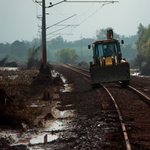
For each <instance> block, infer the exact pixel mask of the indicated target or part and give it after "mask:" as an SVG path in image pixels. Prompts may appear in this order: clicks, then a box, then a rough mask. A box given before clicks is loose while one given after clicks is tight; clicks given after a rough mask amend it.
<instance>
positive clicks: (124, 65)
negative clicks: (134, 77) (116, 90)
mask: <svg viewBox="0 0 150 150" xmlns="http://www.w3.org/2000/svg"><path fill="white" fill-rule="evenodd" d="M122 43H123V41H122ZM89 48H90V46H89ZM92 48H93V62H90V75H91V83H92V85H93V86H94V85H97V84H100V83H105V82H114V81H122V85H123V86H126V85H128V84H129V80H130V71H129V70H130V69H129V64H128V62H126V60H125V58H123V59H122V54H121V49H120V43H119V41H118V39H113V31H112V30H107V40H101V41H95V42H93V45H92Z"/></svg>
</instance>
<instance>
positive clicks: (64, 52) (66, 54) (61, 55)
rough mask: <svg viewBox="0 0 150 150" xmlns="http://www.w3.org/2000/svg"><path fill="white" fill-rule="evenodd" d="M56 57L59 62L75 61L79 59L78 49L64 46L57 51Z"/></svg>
mask: <svg viewBox="0 0 150 150" xmlns="http://www.w3.org/2000/svg"><path fill="white" fill-rule="evenodd" d="M54 57H55V59H56V60H58V61H59V62H63V63H75V61H76V60H78V59H79V56H78V55H77V54H76V51H75V50H73V49H70V48H62V49H61V50H59V51H57V52H55V54H54Z"/></svg>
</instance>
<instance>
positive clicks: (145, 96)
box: [66, 65, 150, 105]
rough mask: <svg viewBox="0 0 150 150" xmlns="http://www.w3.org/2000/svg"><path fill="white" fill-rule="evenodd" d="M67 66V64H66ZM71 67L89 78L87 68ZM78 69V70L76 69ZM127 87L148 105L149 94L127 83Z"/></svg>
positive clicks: (149, 101) (149, 102)
mask: <svg viewBox="0 0 150 150" xmlns="http://www.w3.org/2000/svg"><path fill="white" fill-rule="evenodd" d="M66 67H67V65H66ZM70 67H71V68H72V70H74V71H75V70H76V72H82V73H83V74H85V76H87V77H89V78H90V72H89V70H87V69H81V68H79V67H75V66H70ZM71 68H70V69H71ZM78 70H80V71H78ZM118 83H119V84H122V83H121V81H120V82H118ZM127 87H128V88H130V89H131V90H133V91H134V92H136V93H138V94H139V95H141V96H142V97H143V98H144V99H143V102H145V103H146V104H148V105H150V96H148V95H147V94H145V93H143V92H141V91H139V90H137V89H136V88H134V87H132V86H131V85H127Z"/></svg>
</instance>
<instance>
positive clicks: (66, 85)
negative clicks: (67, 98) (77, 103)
mask: <svg viewBox="0 0 150 150" xmlns="http://www.w3.org/2000/svg"><path fill="white" fill-rule="evenodd" d="M71 91H72V84H64V88H62V89H60V92H71Z"/></svg>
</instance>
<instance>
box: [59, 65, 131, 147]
mask: <svg viewBox="0 0 150 150" xmlns="http://www.w3.org/2000/svg"><path fill="white" fill-rule="evenodd" d="M62 66H63V67H65V68H68V69H71V70H73V71H75V72H78V73H80V74H82V75H84V76H86V77H88V78H90V73H89V72H88V71H87V70H85V69H84V70H83V69H81V68H77V67H73V66H68V65H64V64H62ZM102 86H103V88H104V89H105V90H106V91H107V93H108V94H109V96H110V97H111V99H112V101H113V103H114V106H115V109H116V111H117V114H118V117H119V120H120V124H121V128H122V132H123V136H124V140H125V145H126V150H131V145H130V142H129V138H128V134H127V130H126V127H125V124H124V122H123V117H122V115H121V112H120V110H119V107H118V105H117V103H116V101H115V99H114V97H113V96H112V94H111V93H110V91H109V90H108V89H107V88H106V87H105V86H104V85H102ZM96 91H97V92H98V93H100V91H99V89H97V90H96Z"/></svg>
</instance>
